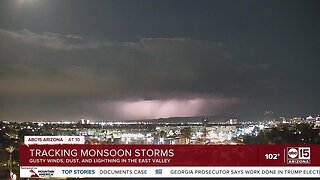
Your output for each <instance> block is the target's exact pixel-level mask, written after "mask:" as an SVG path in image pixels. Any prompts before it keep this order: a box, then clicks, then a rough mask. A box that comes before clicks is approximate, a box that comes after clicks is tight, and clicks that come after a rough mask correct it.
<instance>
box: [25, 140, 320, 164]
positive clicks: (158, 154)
mask: <svg viewBox="0 0 320 180" xmlns="http://www.w3.org/2000/svg"><path fill="white" fill-rule="evenodd" d="M292 147H293V148H297V150H298V148H299V147H307V148H308V147H309V148H310V152H309V156H308V157H307V159H308V158H309V160H308V161H309V162H308V163H306V164H299V163H298V164H295V163H293V164H292V163H291V164H290V163H288V151H289V149H290V148H292ZM306 151H307V150H306ZM301 152H302V151H301ZM319 152H320V145H310V146H308V145H87V144H86V145H29V146H27V145H21V146H20V165H21V166H294V165H299V166H320V153H319ZM99 153H100V154H99ZM304 155H308V154H304ZM297 158H298V157H297ZM297 160H298V159H297Z"/></svg>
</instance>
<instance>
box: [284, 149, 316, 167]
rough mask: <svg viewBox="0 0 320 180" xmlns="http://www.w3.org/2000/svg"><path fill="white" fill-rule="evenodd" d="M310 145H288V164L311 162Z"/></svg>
mask: <svg viewBox="0 0 320 180" xmlns="http://www.w3.org/2000/svg"><path fill="white" fill-rule="evenodd" d="M310 163H311V149H310V147H287V164H310Z"/></svg>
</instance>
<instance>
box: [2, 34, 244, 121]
mask: <svg viewBox="0 0 320 180" xmlns="http://www.w3.org/2000/svg"><path fill="white" fill-rule="evenodd" d="M70 38H71V40H70ZM0 46H1V50H0V51H1V60H2V63H1V65H2V66H1V68H0V73H1V76H0V83H1V84H3V86H1V87H0V96H1V97H2V98H3V100H4V102H6V103H7V105H6V106H5V107H7V108H8V107H11V106H15V107H16V108H17V110H19V111H20V109H19V107H20V108H21V109H24V111H28V109H29V110H30V112H36V113H34V114H38V116H39V117H42V115H40V114H42V113H41V112H43V113H44V114H45V113H47V111H48V109H50V108H39V107H40V106H43V104H60V105H61V106H65V107H67V108H68V109H69V108H70V109H71V108H72V104H78V107H79V111H81V112H86V111H89V114H95V115H93V116H94V117H100V118H103V117H108V114H112V116H110V117H113V118H116V117H118V118H130V115H132V118H138V117H144V118H148V117H149V118H151V117H152V118H155V117H162V116H163V115H165V116H166V117H169V116H181V115H185V116H187V115H200V114H202V113H210V110H211V111H212V112H211V113H212V114H215V113H217V112H219V111H221V108H217V107H218V104H219V103H220V104H221V107H227V106H230V105H233V104H235V103H238V102H239V100H238V99H237V98H234V97H232V94H230V96H229V97H225V96H223V92H222V89H221V88H220V89H219V88H218V87H219V86H221V85H223V84H225V85H224V87H228V85H227V84H232V82H230V81H228V79H226V78H224V76H225V77H227V76H228V74H233V73H230V72H228V68H229V69H230V70H231V71H236V68H234V67H233V66H234V65H236V64H235V63H232V62H230V60H229V56H230V55H229V53H228V51H227V50H226V49H225V48H224V47H223V45H222V44H219V43H213V42H206V41H197V40H192V39H190V38H142V39H141V40H140V41H138V42H86V41H85V40H84V38H82V37H79V36H77V35H62V34H57V33H51V32H50V33H49V32H45V33H35V32H32V31H30V30H23V31H8V30H4V29H1V30H0ZM17 52H19V53H17ZM220 68H223V70H220ZM222 77H223V78H222ZM232 78H233V77H231V79H232ZM203 87H206V88H207V90H205V91H203V90H202V91H201V90H200V88H203ZM215 88H217V90H214V89H215ZM204 94H206V97H203V95H204ZM16 97H19V99H17V98H16ZM33 97H34V99H37V100H36V101H34V102H30V101H32V99H33ZM53 97H55V98H56V99H59V101H56V100H54V99H55V98H53ZM61 97H62V98H61ZM63 97H65V98H67V99H71V100H69V101H67V100H64V99H63ZM131 98H136V102H132V100H130V99H131ZM199 98H200V99H199ZM144 99H145V100H144ZM25 100H27V101H25ZM150 100H151V101H150ZM190 102H191V104H190ZM192 102H198V103H195V104H192ZM130 103H131V104H135V103H138V104H139V103H140V105H141V107H142V106H145V107H146V104H148V107H150V108H151V109H150V112H149V113H146V114H143V112H142V109H141V107H138V106H137V108H138V109H140V110H139V111H140V112H141V114H139V113H138V114H134V115H133V114H130V113H129V110H128V108H127V109H126V108H125V107H130V106H131V104H130ZM18 104H19V105H18ZM26 104H28V105H26ZM101 104H103V105H101ZM108 104H109V105H108ZM112 104H114V105H115V106H110V105H112ZM119 104H122V105H123V107H124V110H121V108H120V106H119ZM151 104H154V105H151ZM165 104H166V107H165V108H168V107H171V108H169V109H171V111H167V113H165V112H164V111H162V110H161V108H160V110H158V111H157V112H156V109H157V108H159V106H165ZM182 104H185V108H186V110H185V111H183V110H182V109H180V110H178V109H179V108H178V107H180V106H181V105H182ZM213 104H214V105H213ZM46 106H47V105H46ZM89 106H90V107H99V108H97V109H95V110H94V108H91V110H90V108H89ZM103 106H106V109H105V110H102V109H101V107H103ZM172 106H175V107H172ZM110 107H117V108H116V109H118V110H116V109H114V108H110ZM208 107H209V108H208ZM52 108H53V109H50V110H49V111H50V112H55V111H57V110H58V109H57V108H56V106H53V107H52ZM4 109H6V108H4ZM45 109H47V110H45ZM88 109H89V110H88ZM119 109H120V110H119ZM129 109H130V108H129ZM162 109H163V108H162ZM187 109H193V110H194V112H193V111H188V110H187ZM218 109H219V110H218ZM222 109H223V108H222ZM124 111H128V112H127V113H123V112H124ZM133 111H134V108H133V107H131V111H130V112H133ZM139 111H135V112H136V113H137V112H139ZM60 112H61V113H62V112H64V111H61V110H60ZM121 112H122V113H121ZM183 112H186V113H183ZM187 112H188V113H187ZM190 112H191V114H190ZM2 114H3V116H4V117H9V115H12V114H13V112H11V111H4V112H2ZM30 114H32V113H30ZM53 114H54V113H53ZM63 114H64V113H63ZM123 114H128V115H123ZM152 114H153V115H152ZM117 115H118V116H117ZM119 115H121V116H119Z"/></svg>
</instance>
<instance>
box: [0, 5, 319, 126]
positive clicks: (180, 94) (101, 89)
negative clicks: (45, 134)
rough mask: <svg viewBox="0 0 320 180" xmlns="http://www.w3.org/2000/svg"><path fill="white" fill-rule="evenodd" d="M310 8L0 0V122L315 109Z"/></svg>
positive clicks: (315, 49) (313, 11)
mask: <svg viewBox="0 0 320 180" xmlns="http://www.w3.org/2000/svg"><path fill="white" fill-rule="evenodd" d="M319 7H320V1H318V0H314V1H310V0H300V1H294V0H286V1H285V0H275V1H272V0H267V1H263V0H259V1H256V0H248V1H247V0H237V1H234V0H231V1H229V0H220V1H214V0H210V1H204V0H193V1H191V0H180V1H177V0H161V1H157V0H105V1H100V0H68V1H66V0H51V1H49V0H3V1H1V2H0V120H9V121H32V120H34V121H61V120H79V119H80V118H87V119H92V120H110V119H118V120H120V119H152V118H161V117H164V118H165V117H186V116H205V115H212V116H223V117H237V118H239V119H245V120H246V119H248V118H249V119H255V118H258V117H263V115H264V113H265V111H272V112H273V113H274V115H275V116H280V115H284V116H306V115H310V114H311V115H317V114H319V113H320V105H319V102H320V96H319V89H320V75H319V69H320V10H319Z"/></svg>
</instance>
